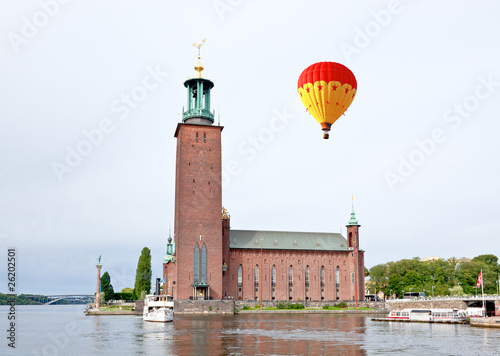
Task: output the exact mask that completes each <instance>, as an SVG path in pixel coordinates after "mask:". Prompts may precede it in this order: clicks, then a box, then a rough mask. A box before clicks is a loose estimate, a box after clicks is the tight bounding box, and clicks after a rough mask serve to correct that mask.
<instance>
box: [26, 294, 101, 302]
mask: <svg viewBox="0 0 500 356" xmlns="http://www.w3.org/2000/svg"><path fill="white" fill-rule="evenodd" d="M26 297H27V298H29V299H32V300H34V301H37V302H41V303H43V304H44V305H50V304H54V303H55V302H58V301H60V300H64V299H65V300H68V301H79V302H82V303H83V304H84V303H91V302H93V301H94V295H93V294H66V295H65V294H54V295H33V296H31V295H30V296H26Z"/></svg>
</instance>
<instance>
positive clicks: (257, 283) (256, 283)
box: [253, 265, 259, 287]
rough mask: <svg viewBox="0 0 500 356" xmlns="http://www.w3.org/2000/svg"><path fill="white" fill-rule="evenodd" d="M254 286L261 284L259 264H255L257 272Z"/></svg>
mask: <svg viewBox="0 0 500 356" xmlns="http://www.w3.org/2000/svg"><path fill="white" fill-rule="evenodd" d="M253 277H254V286H255V287H258V286H259V265H255V272H254V276H253Z"/></svg>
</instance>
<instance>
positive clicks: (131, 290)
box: [120, 287, 134, 293]
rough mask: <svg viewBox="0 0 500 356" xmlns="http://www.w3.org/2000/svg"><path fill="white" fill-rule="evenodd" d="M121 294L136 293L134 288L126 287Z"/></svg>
mask: <svg viewBox="0 0 500 356" xmlns="http://www.w3.org/2000/svg"><path fill="white" fill-rule="evenodd" d="M120 293H134V288H130V287H125V288H123V289H122V291H121V292H120Z"/></svg>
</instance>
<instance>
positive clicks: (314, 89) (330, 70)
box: [297, 62, 358, 139]
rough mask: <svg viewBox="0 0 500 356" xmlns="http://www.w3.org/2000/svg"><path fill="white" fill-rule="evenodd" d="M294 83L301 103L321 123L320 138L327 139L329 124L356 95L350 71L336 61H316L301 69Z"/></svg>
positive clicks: (353, 79) (355, 86)
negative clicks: (321, 135)
mask: <svg viewBox="0 0 500 356" xmlns="http://www.w3.org/2000/svg"><path fill="white" fill-rule="evenodd" d="M297 85H298V92H299V95H300V100H302V104H304V106H305V107H306V110H307V111H309V113H310V114H311V115H312V116H313V117H314V118H315V119H316V121H318V122H319V123H320V124H321V128H322V130H323V131H324V133H323V138H324V139H328V137H329V136H330V135H329V131H330V128H331V126H332V124H333V123H334V122H335V121H337V119H338V118H339V117H340V116H342V114H343V113H344V112H345V111H346V110H347V108H348V107H349V105H351V103H352V101H353V99H354V96H355V95H356V90H357V87H358V85H357V83H356V78H355V77H354V74H352V72H351V71H350V70H349V68H347V67H346V66H344V65H342V64H340V63H335V62H319V63H315V64H313V65H310V66H309V67H307V68H306V69H304V71H303V72H302V74H301V75H300V77H299V81H298V83H297Z"/></svg>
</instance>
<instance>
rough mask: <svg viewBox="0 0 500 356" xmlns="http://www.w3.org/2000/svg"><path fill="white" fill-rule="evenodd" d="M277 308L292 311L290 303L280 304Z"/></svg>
mask: <svg viewBox="0 0 500 356" xmlns="http://www.w3.org/2000/svg"><path fill="white" fill-rule="evenodd" d="M276 307H277V308H278V309H290V303H283V302H279V303H278V305H277V306H276Z"/></svg>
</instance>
